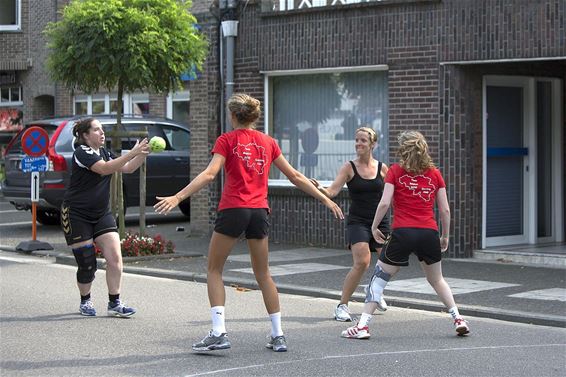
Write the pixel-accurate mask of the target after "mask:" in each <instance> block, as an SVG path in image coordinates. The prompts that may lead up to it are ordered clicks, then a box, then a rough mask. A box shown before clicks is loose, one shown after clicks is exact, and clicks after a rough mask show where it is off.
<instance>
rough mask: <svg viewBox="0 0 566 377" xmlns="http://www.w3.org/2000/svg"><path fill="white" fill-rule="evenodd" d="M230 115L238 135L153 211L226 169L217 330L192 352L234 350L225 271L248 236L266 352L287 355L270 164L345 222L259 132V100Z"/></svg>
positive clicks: (218, 225) (214, 249)
mask: <svg viewBox="0 0 566 377" xmlns="http://www.w3.org/2000/svg"><path fill="white" fill-rule="evenodd" d="M228 110H229V115H230V121H231V123H232V126H233V128H234V130H233V131H230V132H227V133H225V134H222V135H220V137H219V138H218V139H217V140H216V144H215V145H214V148H213V149H212V154H213V156H212V160H211V161H210V163H209V165H208V167H207V168H206V169H205V170H204V171H202V172H201V173H200V174H199V175H198V176H197V177H196V178H195V179H194V180H192V181H191V182H190V183H189V184H188V185H187V186H186V187H185V188H183V189H182V190H181V191H179V192H178V193H177V194H175V195H173V196H168V197H157V199H158V200H159V201H158V203H157V204H156V205H155V206H154V207H155V209H156V211H157V212H159V213H168V212H169V211H171V209H173V208H175V207H176V206H178V205H179V203H180V202H181V201H183V200H185V199H187V198H188V197H190V196H191V195H193V194H194V193H196V192H197V191H199V190H200V189H201V188H203V187H204V186H205V185H207V184H209V183H210V182H212V181H213V180H214V178H215V177H216V175H217V174H218V173H219V172H220V170H221V169H222V167H224V170H225V173H226V181H225V183H224V190H223V192H222V197H221V199H220V204H219V205H218V215H217V218H216V222H215V226H214V232H213V233H212V238H211V240H210V246H209V250H208V272H207V287H208V298H209V301H210V306H211V309H210V310H211V317H212V330H210V332H209V334H208V335H207V336H206V337H205V338H204V339H203V340H202V341H200V342H198V343H196V344H193V350H195V351H213V350H220V349H228V348H230V347H231V345H230V342H229V340H228V337H227V334H226V326H225V321H224V318H225V316H224V305H225V301H226V293H225V291H224V284H223V281H222V270H223V268H224V263H225V262H226V259H227V258H228V255H229V254H230V251H231V250H232V248H233V247H234V245H235V244H236V242H237V241H238V238H239V237H240V235H242V233H245V235H246V238H247V241H248V247H249V250H250V257H251V262H252V268H253V270H254V274H255V277H256V280H257V283H258V285H259V288H260V289H261V293H262V295H263V300H264V303H265V307H266V309H267V312H268V313H269V316H270V319H271V338H270V340H269V342H268V343H267V346H266V347H267V348H271V349H272V350H273V351H275V352H285V351H287V343H286V340H285V336H284V335H283V330H282V329H281V312H280V307H279V295H278V293H277V287H276V286H275V283H274V282H273V279H272V278H271V274H270V272H269V264H268V232H269V205H268V202H267V181H268V178H269V168H270V166H271V163H273V164H275V166H277V167H278V168H279V170H281V172H282V173H283V174H285V175H286V176H287V178H288V179H289V180H290V181H291V183H293V184H294V185H295V186H297V187H298V188H300V189H301V190H303V191H304V192H306V193H307V194H309V195H311V196H313V197H314V198H316V199H318V200H320V201H321V202H322V203H323V204H324V205H325V206H327V207H328V208H329V209H330V210H331V211H332V213H333V214H334V216H335V217H336V218H339V219H343V218H344V215H343V214H342V211H341V210H340V207H338V205H337V204H336V203H334V202H333V201H332V200H330V199H329V198H327V197H326V196H324V195H323V194H322V193H321V192H319V191H318V190H317V189H316V187H314V185H313V184H312V183H311V182H310V181H309V180H308V178H306V177H305V176H304V175H303V174H301V173H300V172H298V171H297V170H296V169H294V168H293V167H292V166H291V165H290V164H289V163H288V162H287V160H286V159H285V157H284V156H283V155H282V154H281V150H280V149H279V146H278V145H277V142H276V141H275V140H274V139H273V138H272V137H270V136H268V135H266V134H264V133H262V132H259V131H256V130H255V129H254V126H255V122H256V121H257V119H258V118H259V116H260V113H261V110H260V102H259V101H258V100H257V99H255V98H253V97H250V96H248V95H246V94H234V95H233V96H232V97H231V98H230V100H229V101H228Z"/></svg>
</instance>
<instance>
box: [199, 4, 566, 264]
mask: <svg viewBox="0 0 566 377" xmlns="http://www.w3.org/2000/svg"><path fill="white" fill-rule="evenodd" d="M239 3H240V4H239V7H238V9H239V15H238V21H239V25H238V36H237V39H236V53H235V72H236V74H235V75H236V79H235V91H243V92H246V93H249V94H251V95H254V96H256V97H257V98H259V99H260V100H261V101H262V103H264V105H265V110H266V113H265V114H264V117H262V119H261V121H260V124H259V127H260V128H264V129H266V130H267V132H269V133H270V134H271V133H272V132H274V130H276V129H277V127H278V124H277V121H276V120H274V119H273V117H274V115H273V114H274V112H276V109H274V108H273V107H274V106H275V107H276V106H277V105H274V102H273V97H274V95H273V94H272V93H270V90H272V86H271V85H272V80H273V78H274V77H277V76H278V75H282V74H283V75H285V74H288V75H289V77H291V76H293V75H300V74H301V75H302V74H309V73H313V74H317V73H321V72H325V70H328V71H329V72H333V70H336V71H337V72H340V71H348V70H351V71H353V72H355V71H356V70H360V69H364V67H368V69H369V70H371V69H372V68H371V67H374V68H375V69H385V70H386V77H387V99H388V101H387V102H388V103H387V106H388V107H387V112H388V116H387V131H388V132H387V135H388V146H389V148H390V149H389V153H388V159H387V161H388V162H395V161H396V156H395V152H396V136H397V135H398V134H399V132H400V131H402V130H406V129H417V130H419V131H421V132H422V133H423V134H424V135H425V136H426V137H427V139H428V141H429V145H430V148H431V152H432V156H433V159H434V160H435V162H436V163H437V164H438V166H439V168H440V169H441V171H442V172H443V174H444V176H445V179H446V182H447V191H448V196H449V201H450V207H451V209H452V219H453V222H452V229H451V238H452V239H451V245H452V246H451V248H450V252H449V253H450V256H451V257H470V256H471V255H472V253H473V250H474V249H481V248H486V247H490V246H494V245H505V244H513V243H540V242H562V241H563V240H564V212H565V211H564V200H563V192H564V184H565V183H564V174H563V172H564V170H563V166H564V161H565V157H564V156H565V151H564V150H565V148H564V145H565V142H564V140H565V139H564V116H563V114H564V98H565V96H564V79H565V78H566V30H565V13H566V2H564V1H563V0H541V1H528V0H484V1H476V0H421V1H418V0H415V1H406V0H397V1H396V0H389V1H367V2H366V1H316V0H314V1H263V2H260V1H247V2H243V1H241V2H239ZM194 13H195V15H196V16H197V17H198V18H199V22H201V24H202V25H203V26H205V30H206V31H207V33H208V35H209V38H210V41H211V42H212V45H211V52H210V59H209V61H208V65H207V68H206V72H204V74H203V77H202V79H201V80H199V81H197V82H194V83H192V85H191V94H192V98H193V103H192V104H191V113H192V116H193V118H192V123H191V125H192V130H193V136H195V135H197V137H198V138H199V140H200V141H203V142H204V141H205V140H206V141H207V142H208V145H206V146H205V145H204V143H203V144H201V145H200V146H199V147H198V148H199V149H198V150H197V149H196V148H195V150H194V151H193V153H192V163H193V169H192V171H193V172H198V171H200V170H201V169H202V168H204V167H205V166H206V164H207V163H208V160H209V155H208V151H209V150H210V148H211V147H212V145H213V143H214V140H215V138H216V137H217V135H218V132H219V129H220V126H219V115H218V114H219V110H218V108H219V106H220V103H221V92H220V89H221V86H222V84H221V83H220V82H219V80H220V75H219V65H218V64H219V58H218V57H219V52H218V51H219V50H218V41H219V36H218V29H219V20H218V18H215V17H213V16H212V15H211V13H214V14H216V15H217V16H218V9H216V8H215V5H214V4H213V2H199V1H196V2H195V6H194ZM515 79H516V82H514V81H513V80H515ZM517 87H520V88H521V89H520V93H522V94H521V95H522V96H523V97H521V98H524V99H525V101H526V102H521V106H522V105H523V104H524V106H525V108H527V107H528V109H525V111H524V115H525V118H524V119H523V120H524V121H523V123H522V124H523V128H522V129H521V130H519V131H516V130H513V129H509V130H508V132H510V134H513V133H516V132H520V133H525V136H524V137H521V138H522V139H523V142H522V143H520V144H521V145H518V146H516V147H513V146H505V145H497V139H498V138H500V137H501V135H500V133H502V132H503V134H505V132H506V131H505V127H506V126H505V124H501V125H499V126H498V128H493V129H499V131H497V133H496V132H495V131H493V132H492V136H491V139H495V141H494V140H491V139H490V140H487V141H486V139H488V136H489V135H488V133H487V122H488V120H487V116H486V117H484V116H483V115H482V114H487V108H486V107H485V106H493V107H492V113H493V114H497V113H498V112H503V118H505V116H504V115H505V111H504V110H505V108H504V107H505V106H504V103H498V102H497V101H496V102H495V103H494V104H486V98H487V97H488V96H489V98H491V99H493V98H498V97H497V96H495V94H494V95H491V94H488V93H490V92H491V91H492V90H495V93H497V90H499V89H500V88H503V89H504V88H511V89H509V90H510V91H511V92H514V91H515V90H514V89H513V88H517ZM544 93H546V94H544ZM548 93H551V94H548ZM494 96H495V97H494ZM196 98H199V103H198V104H197V103H195V99H196ZM529 98H530V99H531V100H532V99H533V98H534V99H535V101H531V102H529V101H528V99H529ZM536 99H538V101H539V102H540V103H543V102H547V101H548V102H551V103H552V109H551V110H547V113H548V111H550V112H552V114H555V116H554V118H552V119H550V115H548V114H547V115H548V116H547V118H548V119H547V120H546V121H547V123H548V124H549V125H548V126H547V128H549V131H548V132H550V133H551V137H550V138H549V137H548V135H547V136H545V137H546V139H543V138H542V137H540V140H539V144H538V145H536V144H529V141H528V139H529V136H528V135H531V134H532V135H535V136H536V135H538V134H537V132H538V133H539V134H540V132H542V131H540V130H542V128H543V126H542V124H543V122H544V119H542V118H544V115H541V114H542V113H544V111H543V110H541V109H540V106H541V105H540V104H539V108H538V109H539V110H538V112H537V111H536V109H534V108H533V106H535V105H534V104H536V103H537V101H536ZM549 106H550V105H549ZM529 109H530V110H529ZM509 110H510V109H506V111H509ZM515 110H519V109H512V110H511V111H515ZM535 113H536V114H535ZM541 117H542V118H541ZM533 119H535V120H536V122H538V123H537V124H540V125H539V126H536V127H535V126H533V125H532V124H531V125H529V122H530V120H533ZM531 123H532V122H531ZM533 127H535V128H536V130H533V129H532V128H533ZM537 127H538V128H537ZM490 129H492V128H490ZM537 130H538V131H537ZM539 136H540V135H539ZM555 136H558V137H559V140H558V141H553V140H552V139H553V137H555ZM490 143H491V144H490ZM494 143H495V144H494ZM492 144H493V145H492ZM547 148H548V149H550V150H552V156H554V157H552V158H550V157H548V155H545V154H544V153H543V151H544V150H546V149H547ZM529 150H530V151H531V152H529ZM535 150H536V151H538V152H537V154H536V155H535V156H533V155H534V154H535ZM517 153H519V154H520V155H521V154H522V155H524V156H523V157H518V160H517V156H516V154H517ZM500 155H501V156H502V159H496V160H494V158H498V156H500ZM545 156H546V157H545ZM319 157H320V156H319ZM555 158H558V159H557V160H554V159H555ZM506 159H509V162H506V161H507V160H506ZM514 160H517V161H518V162H517V161H515V162H512V161H514ZM502 161H503V162H502ZM517 163H518V164H520V165H522V167H521V168H520V169H519V170H517V169H516V166H517ZM533 163H538V164H539V165H538V166H539V167H541V166H543V165H545V164H548V165H549V166H550V165H551V166H553V168H552V169H551V170H550V171H548V170H547V171H542V170H537V171H538V177H539V180H540V179H541V178H545V179H548V180H549V181H548V182H549V183H550V185H551V186H552V190H551V191H552V192H550V193H547V194H546V196H547V197H548V198H547V199H548V201H549V202H550V203H552V204H551V205H550V206H549V204H548V203H542V202H541V199H538V200H537V197H540V195H537V194H536V192H538V191H537V189H538V190H539V191H540V192H541V195H542V190H543V188H542V187H541V185H540V183H539V184H538V186H537V178H535V177H537V174H536V173H532V172H533V168H532V166H531V168H530V171H529V170H528V169H529V166H528V165H529V164H531V165H532V164H533ZM501 164H503V166H500V165H501ZM507 164H509V167H511V166H514V167H513V168H512V169H514V170H515V171H519V173H517V174H521V178H520V182H521V184H523V183H524V187H522V188H521V190H519V191H521V192H520V193H518V194H516V193H515V194H513V195H515V196H517V195H518V196H517V198H516V200H520V203H521V205H522V206H523V207H522V208H521V209H519V210H518V211H515V212H513V211H511V213H509V214H508V215H507V216H510V218H511V220H513V221H509V220H506V219H505V218H504V217H503V215H500V214H502V213H504V212H505V208H506V206H507V207H513V205H512V202H505V200H504V199H505V190H506V189H505V188H498V187H497V186H496V183H497V182H498V180H497V179H494V178H493V177H492V176H491V174H496V175H501V174H502V172H501V169H503V172H505V171H506V170H511V168H509V169H507V168H506V165H507ZM521 169H524V170H522V171H523V172H521ZM543 170H544V169H543ZM488 174H489V175H490V176H489V179H488V178H487V175H488ZM533 174H534V176H535V177H533ZM513 179H517V177H513ZM492 182H493V183H492ZM490 183H492V184H491V185H490ZM523 189H524V190H523ZM533 190H534V192H535V193H533ZM529 192H530V194H529ZM502 194H503V199H502ZM218 196H219V186H218V185H216V186H214V187H213V186H211V187H210V188H209V190H208V191H207V192H203V193H202V194H201V195H200V197H199V200H196V201H195V202H196V203H200V204H196V205H197V206H199V207H197V208H193V210H192V216H193V218H192V221H193V225H194V226H195V227H196V229H209V230H210V227H211V224H212V221H213V218H214V213H213V209H214V207H215V205H216V203H217V200H218ZM508 196H512V195H511V194H509V195H508ZM543 196H544V195H543ZM269 199H270V203H271V206H272V209H273V214H272V225H273V226H272V231H271V239H272V240H275V241H280V242H290V243H297V244H316V245H325V246H334V247H342V246H343V245H344V244H345V238H344V225H343V224H342V223H339V222H337V221H335V220H333V219H331V218H330V215H329V214H328V213H327V212H326V209H325V208H324V207H323V206H321V205H320V204H318V203H317V202H316V201H314V200H313V199H311V198H309V197H306V196H305V195H303V194H302V193H301V192H300V191H298V190H297V189H294V188H289V187H286V186H285V185H278V184H276V183H274V184H271V185H270V196H269ZM201 200H202V201H201ZM336 201H337V202H338V203H339V204H340V205H341V207H342V208H343V209H345V210H346V211H347V209H348V200H347V194H346V193H345V192H344V193H343V194H341V195H340V196H339V197H338V198H337V199H336ZM488 201H489V202H490V206H487V205H486V202H488ZM533 202H537V203H536V204H535V203H533ZM498 203H499V204H498ZM486 207H487V208H486ZM556 207H558V210H556ZM491 208H496V209H497V211H495V210H492V209H491ZM545 208H546V211H547V212H549V213H543V212H545ZM552 208H554V209H552ZM535 213H536V215H535ZM517 216H520V217H521V219H520V220H519V222H520V224H518V225H517V226H516V230H513V229H508V228H509V227H508V226H507V225H506V224H507V222H516V221H515V220H516V217H517ZM533 217H537V219H538V222H536V221H534V222H533V221H531V219H532V218H533ZM543 223H545V224H547V226H548V229H547V230H546V231H545V230H544V229H543V230H541V224H543ZM536 224H538V226H537V225H536ZM499 228H501V229H499ZM535 228H537V229H538V230H537V229H535ZM488 229H495V230H494V231H491V230H488ZM497 229H499V230H497ZM517 229H518V230H517ZM517 231H518V232H519V233H520V234H519V235H518V236H517V235H516V234H514V233H513V232H517Z"/></svg>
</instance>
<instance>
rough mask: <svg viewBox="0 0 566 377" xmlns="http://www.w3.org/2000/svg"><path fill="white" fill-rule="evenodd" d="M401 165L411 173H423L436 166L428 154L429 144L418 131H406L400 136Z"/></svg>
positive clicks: (399, 153) (398, 138) (399, 152)
mask: <svg viewBox="0 0 566 377" xmlns="http://www.w3.org/2000/svg"><path fill="white" fill-rule="evenodd" d="M397 141H398V142H399V151H398V152H397V154H398V155H399V157H400V161H399V165H401V167H402V168H403V169H405V170H406V171H408V172H409V173H422V172H424V171H425V170H427V169H430V168H434V163H433V162H432V158H430V155H429V154H428V144H427V142H426V139H425V138H424V136H423V135H422V134H421V133H420V132H418V131H404V132H402V133H401V134H400V135H399V137H397Z"/></svg>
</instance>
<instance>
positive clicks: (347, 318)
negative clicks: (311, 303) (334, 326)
mask: <svg viewBox="0 0 566 377" xmlns="http://www.w3.org/2000/svg"><path fill="white" fill-rule="evenodd" d="M334 319H335V320H337V321H340V322H352V316H351V315H350V309H349V308H348V305H346V304H339V305H338V306H336V309H334Z"/></svg>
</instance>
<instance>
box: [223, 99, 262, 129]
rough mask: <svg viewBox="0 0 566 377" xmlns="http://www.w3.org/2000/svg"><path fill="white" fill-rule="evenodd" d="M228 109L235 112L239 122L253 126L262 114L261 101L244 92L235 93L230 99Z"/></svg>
mask: <svg viewBox="0 0 566 377" xmlns="http://www.w3.org/2000/svg"><path fill="white" fill-rule="evenodd" d="M228 110H229V111H230V113H232V114H234V116H235V117H236V119H237V120H238V123H240V124H241V125H243V126H249V125H251V127H252V128H253V126H254V123H255V122H256V121H257V120H258V118H259V116H260V115H261V102H259V101H258V100H257V99H255V98H253V97H252V96H248V95H247V94H243V93H235V94H234V95H232V97H230V99H229V100H228Z"/></svg>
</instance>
